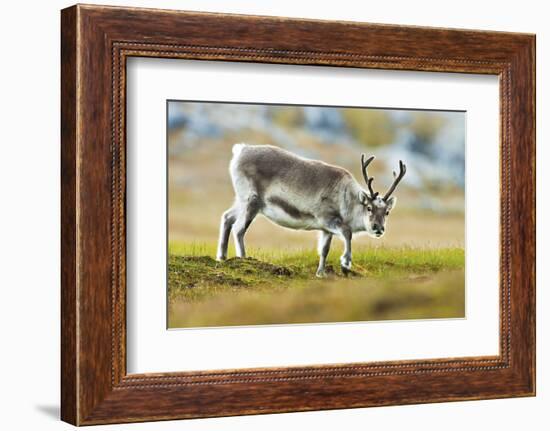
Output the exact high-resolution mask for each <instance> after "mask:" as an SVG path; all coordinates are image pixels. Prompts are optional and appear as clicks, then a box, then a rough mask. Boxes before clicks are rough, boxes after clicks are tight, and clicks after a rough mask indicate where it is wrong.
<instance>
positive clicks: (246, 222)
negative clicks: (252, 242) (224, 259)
mask: <svg viewBox="0 0 550 431" xmlns="http://www.w3.org/2000/svg"><path fill="white" fill-rule="evenodd" d="M261 207H262V203H261V200H260V198H259V197H258V195H252V196H251V197H249V198H248V200H247V201H246V202H243V203H241V204H240V210H239V214H238V216H237V220H235V224H234V226H233V236H234V239H235V249H236V252H237V257H246V251H245V247H244V235H245V234H246V231H247V230H248V228H249V227H250V224H251V223H252V221H254V218H255V217H256V216H257V215H258V213H259V212H260V209H261Z"/></svg>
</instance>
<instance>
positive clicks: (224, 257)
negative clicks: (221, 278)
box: [216, 256, 227, 262]
mask: <svg viewBox="0 0 550 431" xmlns="http://www.w3.org/2000/svg"><path fill="white" fill-rule="evenodd" d="M226 259H227V256H216V260H217V261H218V262H223V261H224V260H226Z"/></svg>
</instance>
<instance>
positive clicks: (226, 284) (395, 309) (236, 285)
mask: <svg viewBox="0 0 550 431" xmlns="http://www.w3.org/2000/svg"><path fill="white" fill-rule="evenodd" d="M336 248H337V247H336ZM249 255H250V256H253V257H250V258H246V259H237V258H233V257H230V258H229V259H228V260H226V261H225V262H216V261H215V260H214V259H213V257H212V256H214V245H211V244H195V243H193V244H183V243H177V244H176V243H172V244H170V254H169V265H168V271H169V276H168V279H169V282H168V299H169V319H168V320H169V327H171V328H181V327H197V326H229V325H259V324H285V323H318V322H350V321H372V320H388V319H389V320H401V319H418V318H421V319H427V318H453V317H464V250H463V249H462V248H444V249H433V248H429V249H419V248H408V247H401V248H386V247H378V248H364V249H358V250H354V254H353V272H352V273H351V274H348V275H347V276H346V275H344V274H343V273H342V272H341V270H340V268H339V265H338V251H335V250H333V251H332V253H331V256H330V259H329V263H328V266H327V272H328V277H327V278H326V279H317V278H316V277H315V269H316V267H317V262H318V257H317V254H316V252H315V250H302V251H296V250H293V251H281V250H275V251H270V250H250V252H249Z"/></svg>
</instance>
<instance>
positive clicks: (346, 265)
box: [340, 228, 352, 275]
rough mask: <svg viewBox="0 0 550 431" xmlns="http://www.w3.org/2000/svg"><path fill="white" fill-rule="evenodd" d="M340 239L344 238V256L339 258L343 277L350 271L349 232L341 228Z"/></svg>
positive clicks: (350, 235)
mask: <svg viewBox="0 0 550 431" xmlns="http://www.w3.org/2000/svg"><path fill="white" fill-rule="evenodd" d="M342 237H343V238H344V254H343V255H342V256H341V257H340V267H341V268H342V272H343V273H344V275H347V274H348V273H349V272H350V271H351V237H352V233H351V230H350V229H348V228H343V229H342Z"/></svg>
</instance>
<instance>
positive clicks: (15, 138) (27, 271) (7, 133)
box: [0, 0, 550, 431]
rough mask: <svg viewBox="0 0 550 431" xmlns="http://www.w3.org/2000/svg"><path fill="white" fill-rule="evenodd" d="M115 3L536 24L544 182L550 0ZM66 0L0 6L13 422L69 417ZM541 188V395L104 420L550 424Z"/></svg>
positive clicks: (478, 24)
mask: <svg viewBox="0 0 550 431" xmlns="http://www.w3.org/2000/svg"><path fill="white" fill-rule="evenodd" d="M102 3H107V4H120V5H133V6H149V7H165V8H174V9H188V10H210V11H220V12H234V13H250V14H264V15H282V16H295V17H309V18H322V19H344V20H358V21H370V22H380V23H393V24H412V25H431V26H440V27H456V28H478V29H488V30H506V31H524V32H536V33H537V64H538V66H537V76H538V81H537V114H538V115H537V117H538V118H539V122H538V125H537V137H538V143H539V145H538V152H537V154H538V160H539V162H538V168H539V169H538V183H539V186H540V185H541V184H546V185H548V184H549V182H550V170H548V169H546V170H543V169H542V167H543V165H544V164H548V163H549V162H550V153H549V149H548V145H545V144H546V143H548V134H549V130H550V129H549V126H548V125H547V124H548V122H545V121H542V120H540V119H548V118H550V99H549V96H550V93H549V88H548V86H549V83H550V78H549V77H550V68H549V63H548V52H550V28H548V12H547V11H545V10H544V5H545V2H542V1H534V0H533V1H529V0H524V1H522V2H518V1H514V2H505V1H487V2H480V1H478V0H476V1H460V2H452V3H447V2H441V1H418V0H417V1H407V0H394V1H392V2H369V3H366V2H357V1H355V0H340V1H338V2H322V3H321V2H312V1H305V0H304V1H302V2H298V1H296V0H293V1H290V0H289V1H284V0H271V1H267V0H266V1H262V2H260V1H257V0H256V1H249V2H246V1H237V0H229V1H227V0H225V1H224V0H218V1H214V0H197V1H167V0H159V1H153V0H149V1H144V0H132V1H122V0H120V1H117V2H110V1H107V0H104V1H102ZM69 4H70V3H69V2H65V1H57V0H52V1H48V2H38V1H27V2H5V4H3V5H2V6H3V7H2V14H1V16H0V20H1V21H0V24H1V25H0V31H1V32H2V38H1V40H2V48H3V49H2V54H3V55H2V66H1V68H0V74H1V75H2V76H1V79H0V86H1V87H0V94H1V96H2V97H1V99H0V100H1V103H2V112H1V117H0V118H1V122H0V142H1V148H2V153H1V156H0V180H1V182H0V184H1V189H0V190H1V192H2V207H1V212H0V214H1V215H0V217H1V223H0V250H1V253H2V255H1V262H2V265H1V271H0V286H1V288H2V290H1V292H2V294H3V297H2V301H1V303H0V304H1V305H0V307H1V308H0V319H1V323H2V325H1V328H2V350H1V353H0V367H1V368H0V369H1V370H2V379H1V382H0V396H1V397H2V399H1V400H0V401H1V402H2V407H3V408H2V414H1V415H0V426H2V428H4V429H9V430H18V429H40V430H52V429H69V428H70V427H69V426H68V425H66V424H63V423H60V422H59V421H58V420H57V416H58V409H59V402H58V399H59V387H58V385H59V278H60V277H59V218H60V216H59V88H60V85H59V9H60V8H62V7H65V6H68V5H69ZM31 101H32V103H30V102H31ZM545 189H546V190H544V188H543V187H539V194H538V209H537V212H538V217H537V218H538V220H539V226H538V239H537V244H538V262H539V266H538V271H537V272H538V289H537V311H538V319H537V328H538V329H537V335H538V337H537V338H538V348H537V352H538V379H537V382H538V391H537V392H538V396H537V397H536V398H524V399H508V400H493V401H476V402H460V403H444V404H435V405H419V406H404V407H400V406H398V407H385V408H371V409H356V410H341V411H329V412H310V413H292V414H284V415H267V416H248V417H237V418H221V419H207V420H194V421H186V422H181V421H180V422H178V421H175V422H163V423H156V424H134V425H123V426H116V427H114V426H105V427H98V428H96V429H118V430H120V429H135V430H138V429H147V430H165V429H166V430H167V429H178V430H227V429H239V430H257V429H267V430H278V429H285V428H290V429H294V428H296V429H309V428H311V429H317V430H324V429H326V430H333V429H346V430H349V429H358V430H359V429H361V430H363V429H365V428H367V427H368V428H371V429H384V430H396V429H407V430H411V429H412V430H423V431H428V430H441V429H445V430H471V429H478V428H481V427H485V428H490V429H498V430H517V429H534V430H538V429H547V427H548V423H549V422H550V414H549V412H548V405H549V403H550V373H549V371H548V370H549V365H548V362H549V360H550V356H549V346H550V343H549V341H548V338H549V336H550V330H549V329H548V328H549V327H550V321H549V319H548V310H549V308H550V307H549V306H550V303H549V301H550V300H549V296H548V294H547V293H546V292H545V289H544V286H545V285H546V286H548V284H549V283H550V279H549V276H550V272H549V271H548V269H547V268H545V267H544V266H543V263H544V262H545V261H548V259H549V258H550V256H549V253H548V252H549V249H548V247H549V244H550V231H549V229H548V227H547V226H548V224H545V223H544V222H543V220H545V219H546V220H548V219H549V217H550V203H549V200H548V188H547V187H546V188H545Z"/></svg>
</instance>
